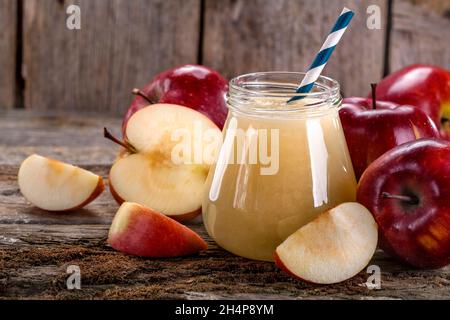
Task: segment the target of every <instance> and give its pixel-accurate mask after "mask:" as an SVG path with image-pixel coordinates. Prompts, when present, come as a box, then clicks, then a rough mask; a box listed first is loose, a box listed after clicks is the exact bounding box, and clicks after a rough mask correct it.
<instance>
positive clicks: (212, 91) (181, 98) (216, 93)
mask: <svg viewBox="0 0 450 320" xmlns="http://www.w3.org/2000/svg"><path fill="white" fill-rule="evenodd" d="M227 91H228V82H227V80H225V78H223V77H222V76H221V75H220V74H219V73H218V72H217V71H215V70H212V69H210V68H207V67H204V66H200V65H183V66H180V67H176V68H173V69H170V70H167V71H164V72H162V73H160V74H158V75H156V76H155V78H154V79H153V80H152V81H151V82H150V83H149V84H148V85H146V86H145V87H144V88H143V89H141V90H137V89H135V90H133V93H135V94H136V95H137V96H136V98H135V99H134V100H133V102H132V103H131V105H130V106H129V108H128V111H127V112H126V114H125V117H124V120H123V125H122V132H125V126H126V123H127V121H128V119H129V118H130V117H131V116H132V115H133V114H134V113H135V112H136V111H138V110H140V109H142V108H144V107H146V106H148V105H149V104H155V103H169V104H177V105H181V106H185V107H188V108H192V109H194V110H197V111H199V112H200V113H203V114H204V115H205V116H207V117H208V118H209V119H211V120H212V121H213V122H214V123H215V124H216V125H217V126H218V127H219V128H220V129H222V128H223V125H224V123H225V120H226V117H227V112H228V109H227V106H226V102H225V95H226V93H227Z"/></svg>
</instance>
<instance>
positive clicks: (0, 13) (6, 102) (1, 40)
mask: <svg viewBox="0 0 450 320" xmlns="http://www.w3.org/2000/svg"><path fill="white" fill-rule="evenodd" d="M17 2H18V1H15V0H0V70H1V72H0V109H5V108H8V109H10V108H13V107H14V105H15V103H16V101H15V98H16V49H17V43H16V41H17V40H18V39H17V29H16V27H17Z"/></svg>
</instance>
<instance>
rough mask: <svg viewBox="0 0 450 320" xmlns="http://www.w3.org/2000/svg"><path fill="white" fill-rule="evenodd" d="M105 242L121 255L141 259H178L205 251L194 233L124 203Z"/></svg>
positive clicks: (178, 224) (184, 227) (158, 215)
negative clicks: (129, 255)
mask: <svg viewBox="0 0 450 320" xmlns="http://www.w3.org/2000/svg"><path fill="white" fill-rule="evenodd" d="M108 243H109V245H110V246H111V247H113V248H114V249H116V250H118V251H121V252H123V253H127V254H131V255H135V256H140V257H153V258H164V257H178V256H185V255H190V254H193V253H197V252H199V251H202V250H206V249H207V248H208V245H207V244H206V242H205V241H204V240H203V239H202V238H201V237H200V236H199V235H198V234H197V233H195V232H194V231H192V230H191V229H189V228H188V227H186V226H184V225H182V224H181V223H179V222H177V221H175V220H173V219H171V218H169V217H166V216H165V215H163V214H161V213H159V212H156V211H154V210H152V209H150V208H146V207H144V206H142V205H140V204H137V203H132V202H124V203H122V205H121V206H120V208H119V210H118V211H117V213H116V215H115V217H114V219H113V222H112V224H111V228H110V230H109V235H108Z"/></svg>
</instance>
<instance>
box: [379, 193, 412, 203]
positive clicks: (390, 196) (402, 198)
mask: <svg viewBox="0 0 450 320" xmlns="http://www.w3.org/2000/svg"><path fill="white" fill-rule="evenodd" d="M381 196H382V197H383V198H385V199H395V200H400V201H404V202H408V203H409V204H412V205H416V204H418V203H419V199H417V197H410V196H402V195H397V194H390V193H389V192H382V193H381Z"/></svg>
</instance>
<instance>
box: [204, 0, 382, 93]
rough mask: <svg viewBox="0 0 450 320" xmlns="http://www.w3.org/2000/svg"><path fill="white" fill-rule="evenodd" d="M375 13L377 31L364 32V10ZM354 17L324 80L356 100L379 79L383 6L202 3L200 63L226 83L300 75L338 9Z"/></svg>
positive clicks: (302, 1)
mask: <svg viewBox="0 0 450 320" xmlns="http://www.w3.org/2000/svg"><path fill="white" fill-rule="evenodd" d="M371 4H376V5H378V6H379V7H380V9H381V13H382V16H381V19H382V20H381V22H382V28H381V30H369V29H368V28H367V26H366V19H367V17H368V15H367V14H366V10H367V7H368V6H369V5H371ZM344 6H347V7H348V8H350V9H352V10H354V11H355V12H356V15H355V17H354V19H353V21H352V23H351V25H350V27H349V28H348V29H347V31H346V34H345V35H344V36H343V38H342V40H341V42H340V44H339V45H338V47H337V48H336V50H335V52H334V53H333V56H332V58H331V59H330V61H329V62H328V64H327V66H326V68H325V69H324V74H325V75H328V76H331V77H333V78H335V79H337V80H338V81H339V82H340V84H341V85H342V88H343V91H344V93H345V94H346V95H361V94H365V93H366V92H367V91H368V88H369V83H370V82H373V81H378V80H379V79H380V78H381V77H382V75H383V65H384V49H385V37H386V28H385V25H386V21H387V19H386V15H387V1H384V0H377V1H366V0H364V1H359V0H353V1H352V0H349V1H324V0H322V1H308V0H299V1H292V0H279V1H270V0H252V1H245V0H223V1H215V0H206V8H205V9H206V12H205V37H204V45H203V57H204V63H205V64H206V65H209V66H211V67H213V68H216V69H218V70H219V71H221V72H222V73H224V74H225V75H226V76H228V77H232V76H236V75H238V74H242V73H246V72H255V71H267V70H289V71H304V70H306V69H307V68H308V66H309V65H310V63H311V62H312V60H313V58H314V56H315V55H316V53H317V51H318V50H319V49H320V47H321V45H322V43H323V41H324V40H325V38H326V36H327V35H328V33H329V31H330V29H331V26H332V25H333V23H334V21H335V20H336V17H337V16H338V15H339V13H340V12H341V10H342V8H343V7H344Z"/></svg>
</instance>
